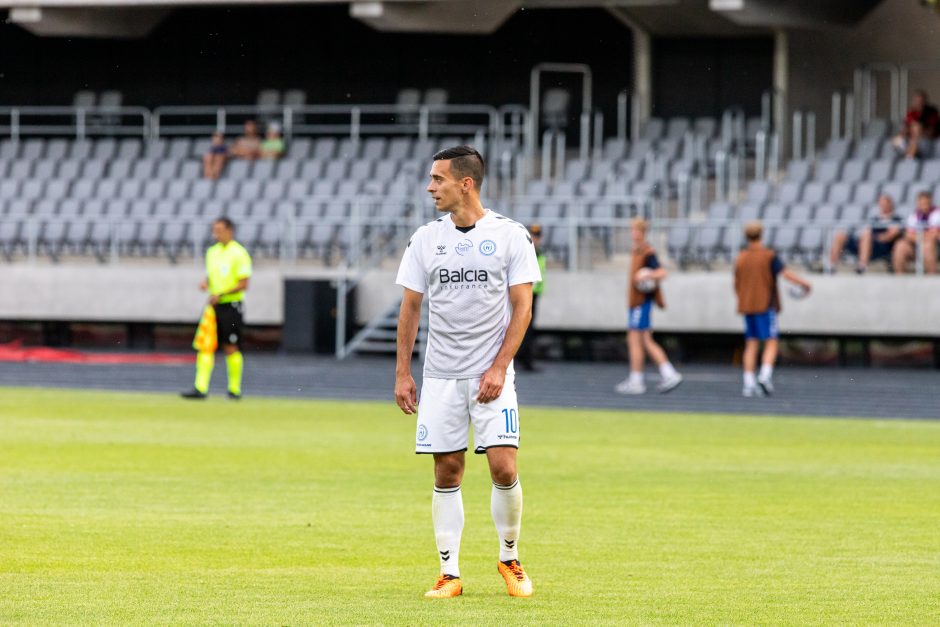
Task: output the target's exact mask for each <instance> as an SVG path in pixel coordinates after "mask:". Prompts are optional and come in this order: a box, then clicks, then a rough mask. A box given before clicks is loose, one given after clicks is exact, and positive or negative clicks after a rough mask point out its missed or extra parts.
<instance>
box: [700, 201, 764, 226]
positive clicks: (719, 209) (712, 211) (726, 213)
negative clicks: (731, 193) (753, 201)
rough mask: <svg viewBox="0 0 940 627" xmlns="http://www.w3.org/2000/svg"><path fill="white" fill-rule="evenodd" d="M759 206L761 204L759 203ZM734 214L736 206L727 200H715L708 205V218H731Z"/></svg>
mask: <svg viewBox="0 0 940 627" xmlns="http://www.w3.org/2000/svg"><path fill="white" fill-rule="evenodd" d="M758 206H759V205H758ZM733 216H734V207H732V206H731V204H730V203H727V202H720V201H719V202H713V203H712V204H710V205H709V206H708V219H709V220H713V221H724V220H730V219H731V218H732V217H733Z"/></svg>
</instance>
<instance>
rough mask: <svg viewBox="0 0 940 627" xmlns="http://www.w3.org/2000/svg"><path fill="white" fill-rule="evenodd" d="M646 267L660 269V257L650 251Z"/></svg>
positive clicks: (644, 265)
mask: <svg viewBox="0 0 940 627" xmlns="http://www.w3.org/2000/svg"><path fill="white" fill-rule="evenodd" d="M643 267H644V268H649V269H650V270H659V268H660V265H659V258H658V257H657V256H656V253H650V254H649V255H647V256H646V262H645V263H644V264H643Z"/></svg>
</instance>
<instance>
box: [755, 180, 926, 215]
mask: <svg viewBox="0 0 940 627" xmlns="http://www.w3.org/2000/svg"><path fill="white" fill-rule="evenodd" d="M922 191H927V192H932V193H933V194H934V195H935V197H938V196H936V195H937V194H940V178H925V179H922V180H917V181H913V182H910V183H908V182H905V181H897V180H888V181H884V182H876V181H875V180H872V181H861V182H855V183H852V182H847V181H837V182H834V183H823V182H819V181H811V182H809V183H805V184H804V183H797V182H794V181H786V182H784V183H781V184H780V185H778V186H773V185H770V184H768V183H767V182H766V181H752V182H751V183H749V184H748V188H747V200H746V203H747V204H765V203H768V202H776V203H782V204H793V203H797V202H803V203H809V204H820V203H824V202H828V203H835V204H845V203H850V202H856V203H873V202H875V200H877V198H878V195H879V194H880V193H885V194H888V195H889V196H891V198H892V199H893V200H894V202H895V204H897V205H899V206H900V205H907V204H910V203H913V202H914V199H915V197H916V196H917V194H918V193H920V192H922ZM899 208H900V207H899Z"/></svg>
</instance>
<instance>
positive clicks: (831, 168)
mask: <svg viewBox="0 0 940 627" xmlns="http://www.w3.org/2000/svg"><path fill="white" fill-rule="evenodd" d="M841 171H842V162H841V161H839V160H838V159H826V160H824V161H820V162H819V163H818V164H817V165H816V180H817V181H820V182H823V183H829V182H831V181H837V180H839V173H840V172H841Z"/></svg>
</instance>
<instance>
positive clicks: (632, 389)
mask: <svg viewBox="0 0 940 627" xmlns="http://www.w3.org/2000/svg"><path fill="white" fill-rule="evenodd" d="M614 390H615V391H616V392H617V393H618V394H645V393H646V385H644V384H643V383H634V382H633V381H630V379H629V378H626V379H624V380H623V381H621V382H620V383H618V384H617V386H616V387H615V388H614Z"/></svg>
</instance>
